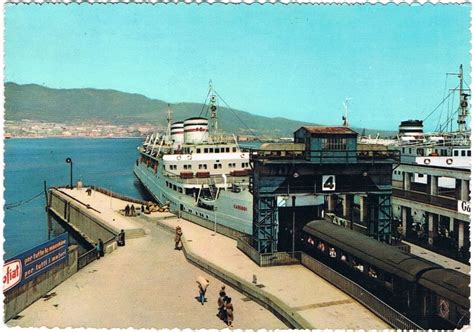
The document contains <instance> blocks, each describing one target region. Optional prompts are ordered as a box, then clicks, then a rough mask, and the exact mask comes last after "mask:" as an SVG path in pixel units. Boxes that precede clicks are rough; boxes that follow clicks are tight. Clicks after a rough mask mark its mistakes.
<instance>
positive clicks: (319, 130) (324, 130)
mask: <svg viewBox="0 0 474 332" xmlns="http://www.w3.org/2000/svg"><path fill="white" fill-rule="evenodd" d="M301 128H304V129H305V130H306V131H307V132H309V133H310V134H332V135H357V132H355V131H354V130H352V129H350V128H347V127H326V126H303V127H301Z"/></svg>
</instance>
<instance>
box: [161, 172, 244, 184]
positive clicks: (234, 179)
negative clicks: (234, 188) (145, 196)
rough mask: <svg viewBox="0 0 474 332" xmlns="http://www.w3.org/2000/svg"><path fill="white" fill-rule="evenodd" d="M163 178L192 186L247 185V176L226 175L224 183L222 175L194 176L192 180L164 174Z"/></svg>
mask: <svg viewBox="0 0 474 332" xmlns="http://www.w3.org/2000/svg"><path fill="white" fill-rule="evenodd" d="M165 176H166V177H167V178H169V179H171V180H174V181H176V182H180V183H183V184H193V185H202V184H207V185H209V184H210V185H216V184H224V183H226V182H227V185H232V184H235V185H247V184H248V183H249V177H248V176H230V175H226V181H224V178H223V177H222V175H210V176H209V177H206V178H198V177H195V176H194V177H192V178H182V177H181V176H180V175H176V174H172V173H165Z"/></svg>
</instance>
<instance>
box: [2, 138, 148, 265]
mask: <svg viewBox="0 0 474 332" xmlns="http://www.w3.org/2000/svg"><path fill="white" fill-rule="evenodd" d="M141 141H142V139H140V138H133V139H132V138H130V139H87V138H37V139H10V140H6V141H5V154H4V162H5V169H4V179H5V180H4V186H5V192H4V198H5V207H9V206H11V205H12V204H14V205H16V204H15V203H18V202H21V201H28V200H29V199H31V198H32V197H35V196H36V195H38V194H40V193H42V192H43V181H46V182H47V185H48V186H64V185H67V184H69V164H66V162H65V160H66V158H68V157H69V158H71V159H72V160H73V163H74V166H73V171H74V174H73V178H74V182H76V181H79V180H80V181H82V182H83V183H85V184H89V185H97V186H100V187H106V188H108V189H111V190H113V191H115V192H118V193H121V194H124V195H127V196H130V197H134V198H139V199H146V198H147V196H146V193H144V192H143V189H142V187H141V185H140V184H139V183H138V180H137V179H136V178H135V176H134V175H133V172H132V170H133V164H134V162H135V159H136V158H137V156H138V153H137V150H136V147H137V146H138V145H139V144H140V143H141ZM44 206H45V197H44V194H42V195H39V196H38V197H37V198H35V199H33V200H32V201H30V202H26V203H24V204H21V205H18V206H16V207H12V208H5V209H4V212H5V214H4V218H5V219H4V231H3V232H4V233H3V234H4V239H5V242H4V258H9V257H12V256H14V255H16V254H18V253H21V252H23V251H25V250H28V249H30V248H32V247H34V246H36V245H38V244H40V243H42V242H44V241H46V240H48V223H47V216H46V213H45V208H44Z"/></svg>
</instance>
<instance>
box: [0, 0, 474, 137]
mask: <svg viewBox="0 0 474 332" xmlns="http://www.w3.org/2000/svg"><path fill="white" fill-rule="evenodd" d="M5 7H6V12H5V44H4V50H5V57H4V61H5V62H4V63H5V69H4V80H5V81H10V82H16V83H19V84H27V83H36V84H41V85H45V86H48V87H52V88H83V87H92V88H100V89H115V90H120V91H125V92H132V93H138V94H143V95H145V96H147V97H150V98H156V99H161V100H164V101H167V102H172V103H175V102H197V103H202V102H204V100H205V97H206V95H207V92H208V82H209V79H212V81H213V84H214V87H215V89H216V91H217V92H218V93H219V95H220V96H222V97H223V98H224V99H225V101H226V102H227V103H228V104H229V105H230V106H231V107H232V108H235V109H239V110H243V111H247V112H250V113H254V114H259V115H263V116H270V117H286V118H291V119H295V120H301V121H308V122H313V123H319V124H326V125H340V124H341V123H342V119H341V117H342V115H343V106H342V103H343V101H344V100H345V99H346V98H350V100H349V122H350V125H351V126H354V127H362V128H377V129H392V130H395V129H397V128H398V125H399V123H400V121H402V120H407V119H424V118H425V117H426V116H427V115H428V114H429V113H430V112H431V111H432V110H433V109H434V108H435V107H436V106H437V105H438V104H439V102H440V101H441V100H442V99H443V98H444V97H445V95H446V94H447V92H446V91H447V89H449V88H455V87H456V86H457V84H458V81H457V78H456V77H455V76H446V73H448V72H451V73H453V72H457V71H458V68H459V65H460V64H463V65H464V70H465V72H466V76H465V81H466V82H467V83H470V76H469V75H468V74H469V73H470V49H471V46H470V31H469V26H470V10H471V8H470V6H469V5H423V6H419V5H418V6H408V5H399V6H396V5H351V6H348V5H288V6H285V5H221V4H214V5H207V4H206V5H185V4H179V5H174V4H173V5H164V4H161V5H130V4H128V5H127V4H116V5H110V4H108V5H104V4H100V5H98V4H95V5H90V4H82V5H67V6H66V5H52V4H49V5H48V4H46V5H41V6H39V5H6V6H5ZM445 87H446V88H445ZM440 110H441V111H440V112H436V113H435V114H434V115H432V116H431V117H430V118H429V119H428V120H427V121H426V122H425V128H426V129H427V130H433V129H434V127H435V126H436V125H437V123H438V122H439V121H440V120H444V119H445V118H446V112H447V111H448V106H443V107H440ZM196 112H197V114H196V115H198V114H199V110H196ZM455 124H456V122H455V121H454V124H453V125H455Z"/></svg>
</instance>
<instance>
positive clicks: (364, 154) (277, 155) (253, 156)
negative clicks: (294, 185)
mask: <svg viewBox="0 0 474 332" xmlns="http://www.w3.org/2000/svg"><path fill="white" fill-rule="evenodd" d="M250 160H252V161H257V160H301V161H303V160H307V161H309V160H311V161H316V162H320V163H331V162H334V163H340V162H355V161H357V162H375V161H384V160H392V161H393V162H395V163H399V162H400V151H398V150H283V149H282V150H260V149H250Z"/></svg>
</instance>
